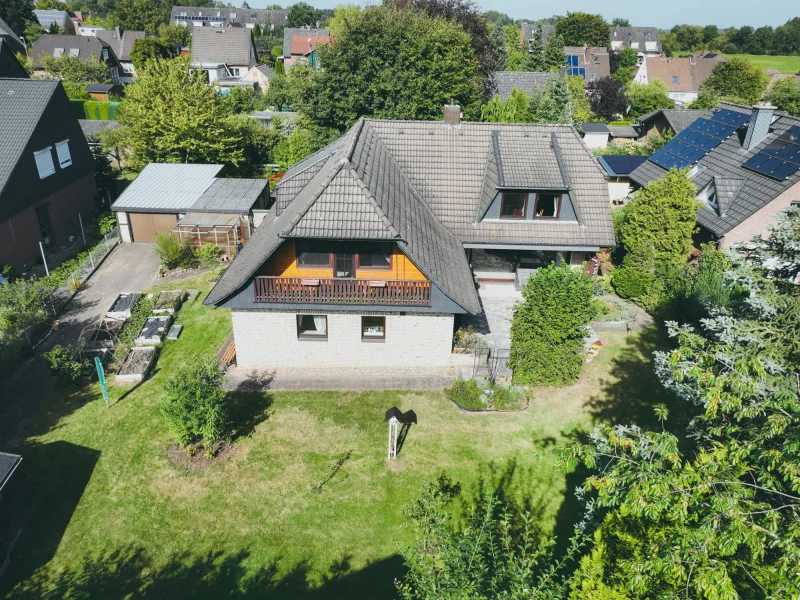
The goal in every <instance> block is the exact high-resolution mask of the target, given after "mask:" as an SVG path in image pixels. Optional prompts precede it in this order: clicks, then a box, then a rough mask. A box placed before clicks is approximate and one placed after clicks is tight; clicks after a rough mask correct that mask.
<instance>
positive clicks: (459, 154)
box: [205, 106, 614, 368]
mask: <svg viewBox="0 0 800 600" xmlns="http://www.w3.org/2000/svg"><path fill="white" fill-rule="evenodd" d="M460 113H461V109H460V107H458V106H446V107H445V119H444V121H443V122H442V121H438V122H437V121H388V120H377V119H375V120H373V119H360V120H359V121H358V122H357V123H356V124H355V125H354V126H353V127H352V128H351V129H350V130H349V131H348V132H347V133H346V134H345V135H344V136H343V137H341V138H340V139H338V140H336V141H335V142H333V143H332V144H330V145H328V146H326V147H325V148H323V149H321V150H320V151H318V152H317V153H315V154H313V155H311V156H309V157H307V158H305V159H304V160H302V161H300V162H299V163H297V164H295V165H293V166H292V167H291V168H290V169H289V170H288V171H287V172H286V174H285V175H284V176H283V178H282V179H281V180H280V182H278V184H277V186H276V188H275V197H276V199H275V203H274V204H273V205H272V207H271V208H270V209H269V211H268V214H267V215H266V216H265V217H264V219H263V221H262V222H261V224H260V225H259V226H258V228H257V229H256V230H255V232H254V233H253V236H252V237H251V238H250V241H249V242H248V243H247V245H246V246H245V247H244V248H243V250H242V251H241V253H239V255H238V256H237V257H236V259H235V260H234V261H233V263H232V264H231V266H230V267H229V268H228V270H227V271H226V272H225V274H224V275H223V276H222V278H221V279H220V280H219V282H218V283H217V284H216V286H215V287H214V289H213V290H212V291H211V293H210V294H209V295H208V297H207V298H206V300H205V303H206V304H207V305H212V306H219V307H226V308H229V309H231V313H232V320H233V335H234V340H235V344H236V362H237V364H238V366H239V367H245V368H284V367H292V368H316V367H353V366H357V367H389V368H396V367H408V368H410V367H437V368H439V367H447V366H449V365H451V360H452V341H453V333H454V330H455V328H456V327H458V325H459V324H461V323H462V322H463V321H462V320H463V319H465V318H468V316H469V315H473V316H474V315H478V316H479V318H480V315H481V314H482V311H483V305H482V301H481V299H480V294H482V293H484V288H491V289H492V293H498V292H499V293H503V294H506V297H508V298H515V297H516V295H515V290H518V289H519V286H520V285H521V284H522V283H524V282H525V281H527V278H528V276H529V275H530V274H531V273H532V272H533V271H535V270H536V269H537V268H538V267H540V266H544V265H549V264H551V263H557V264H569V265H572V266H574V267H575V268H582V265H584V263H585V262H586V261H587V260H588V259H590V258H591V257H593V256H594V255H595V254H596V252H597V251H598V250H599V249H601V248H605V247H608V246H611V245H613V243H614V233H613V226H612V223H611V206H610V203H609V200H608V189H607V184H606V177H605V173H604V172H603V170H602V169H601V168H600V165H599V164H598V162H597V160H596V159H595V158H594V156H593V155H592V153H591V151H590V150H589V149H588V148H586V146H585V145H584V143H583V141H582V140H581V137H580V135H579V134H578V132H577V131H576V129H575V128H574V127H573V126H572V125H544V124H517V123H462V122H461V121H460ZM498 288H499V290H498ZM509 302H513V300H509ZM484 316H485V315H484Z"/></svg>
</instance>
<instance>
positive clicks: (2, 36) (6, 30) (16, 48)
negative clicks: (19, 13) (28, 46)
mask: <svg viewBox="0 0 800 600" xmlns="http://www.w3.org/2000/svg"><path fill="white" fill-rule="evenodd" d="M0 41H3V42H5V43H6V45H7V46H8V47H9V48H10V49H11V52H12V53H17V52H21V53H23V54H24V53H25V44H23V43H22V40H21V39H19V36H18V35H17V34H16V33H14V32H13V31H12V30H11V27H9V26H8V24H7V23H6V22H5V21H3V19H0Z"/></svg>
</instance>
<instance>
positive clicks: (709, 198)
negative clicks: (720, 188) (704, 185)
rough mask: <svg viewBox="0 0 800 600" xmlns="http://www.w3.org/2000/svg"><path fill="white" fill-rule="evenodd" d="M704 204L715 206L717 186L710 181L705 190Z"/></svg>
mask: <svg viewBox="0 0 800 600" xmlns="http://www.w3.org/2000/svg"><path fill="white" fill-rule="evenodd" d="M706 204H708V205H709V206H710V207H712V208H717V206H718V205H717V188H716V186H714V184H713V183H712V184H711V185H710V186H708V190H706Z"/></svg>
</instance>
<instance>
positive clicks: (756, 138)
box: [630, 102, 800, 249]
mask: <svg viewBox="0 0 800 600" xmlns="http://www.w3.org/2000/svg"><path fill="white" fill-rule="evenodd" d="M726 111H727V112H728V114H729V116H730V115H734V116H736V118H735V119H726V120H728V121H729V122H732V123H734V125H733V126H732V128H731V129H730V133H729V134H728V135H726V137H725V138H724V139H723V140H722V141H721V142H719V143H718V144H717V145H716V146H715V147H713V148H712V149H711V150H709V151H707V152H706V153H705V154H703V155H702V156H701V157H700V158H698V159H696V160H694V162H691V160H692V159H691V158H690V159H688V160H687V161H684V162H681V163H678V165H676V166H679V167H680V166H685V168H688V169H689V176H690V177H691V179H692V183H694V186H695V188H696V189H697V199H698V201H699V202H700V203H701V205H702V206H701V208H700V210H699V211H698V212H697V224H698V225H700V227H701V228H702V231H701V233H702V236H701V238H703V239H711V240H715V241H716V242H717V243H718V244H719V246H720V247H721V248H726V249H727V248H731V247H732V246H734V245H735V244H740V243H746V242H749V241H750V240H751V239H752V238H753V236H755V235H762V236H764V237H766V236H767V235H769V227H770V226H771V225H773V224H774V223H775V222H776V221H775V220H776V216H777V215H778V213H780V212H781V211H783V210H785V209H786V208H788V207H790V206H797V205H800V118H797V117H792V116H790V115H788V114H786V113H784V112H780V111H777V110H776V109H775V107H774V106H770V105H768V104H757V105H755V106H752V107H747V106H740V105H738V104H730V103H727V102H721V103H720V104H718V105H717V106H716V107H714V109H712V111H711V116H710V117H708V118H704V117H701V118H699V119H697V120H696V121H695V122H694V123H693V124H691V125H689V126H688V127H687V128H686V129H685V130H684V131H683V132H682V133H681V134H679V135H678V136H677V137H676V138H675V139H673V140H672V142H670V143H669V144H667V145H666V146H664V148H663V150H662V151H659V152H664V153H665V154H662V155H661V156H659V153H656V154H654V155H653V156H652V157H650V159H649V160H647V161H646V162H645V163H643V164H642V165H641V166H639V167H638V168H636V170H634V171H633V173H631V175H630V178H631V181H633V183H634V184H635V185H636V186H637V187H642V186H645V185H647V184H648V183H650V182H651V181H655V180H657V179H660V178H661V177H663V176H664V175H665V174H666V173H667V169H666V168H665V167H664V166H661V165H659V164H658V162H662V163H664V161H663V160H662V158H666V159H669V158H670V156H680V155H683V156H687V155H686V154H685V152H684V150H688V151H690V150H691V148H687V147H693V146H694V145H696V144H697V143H698V140H700V139H702V138H700V137H698V134H697V132H699V131H700V130H701V129H702V130H703V131H711V132H713V131H714V129H715V125H714V124H715V123H716V122H718V121H714V120H713V119H715V116H716V115H718V114H720V113H723V112H726ZM727 131H728V130H726V132H727ZM698 154H700V153H699V152H698V153H692V154H691V157H692V158H694V157H696V156H697V155H698ZM686 162H688V163H689V164H685V163H686ZM665 164H669V163H665ZM633 201H634V202H635V201H636V196H635V195H634V197H633Z"/></svg>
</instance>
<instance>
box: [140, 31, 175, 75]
mask: <svg viewBox="0 0 800 600" xmlns="http://www.w3.org/2000/svg"><path fill="white" fill-rule="evenodd" d="M174 56H175V46H173V45H172V44H171V43H169V42H168V41H167V40H162V39H160V38H153V37H146V38H142V39H140V40H136V41H135V42H133V48H132V49H131V61H132V62H133V66H134V67H135V68H136V70H137V71H140V70H141V69H143V68H144V66H145V64H147V63H148V62H149V61H151V60H154V59H156V58H164V59H167V58H174Z"/></svg>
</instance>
